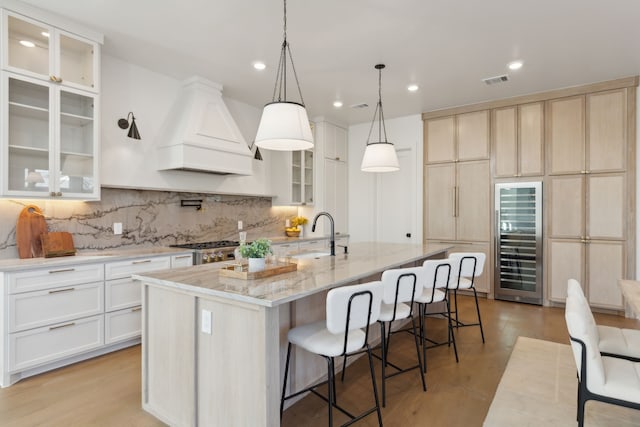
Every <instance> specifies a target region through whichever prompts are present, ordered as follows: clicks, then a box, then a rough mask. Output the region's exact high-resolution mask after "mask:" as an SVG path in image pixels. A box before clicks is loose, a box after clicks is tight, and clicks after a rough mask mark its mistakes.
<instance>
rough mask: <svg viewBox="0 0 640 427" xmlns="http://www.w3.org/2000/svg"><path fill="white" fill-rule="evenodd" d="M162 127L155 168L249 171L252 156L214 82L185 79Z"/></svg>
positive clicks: (228, 171) (236, 172) (239, 173)
mask: <svg viewBox="0 0 640 427" xmlns="http://www.w3.org/2000/svg"><path fill="white" fill-rule="evenodd" d="M162 129H163V131H162V134H161V135H162V136H161V140H160V144H159V147H158V163H159V164H158V170H186V171H197V172H205V173H213V174H222V175H227V174H237V175H252V174H253V170H252V158H253V155H252V154H251V150H249V147H248V146H247V143H246V141H245V140H244V138H243V137H242V134H241V133H240V129H238V126H237V125H236V123H235V121H234V120H233V117H231V113H230V112H229V109H228V108H227V106H226V105H225V103H224V101H223V100H222V86H220V85H219V84H217V83H214V82H212V81H209V80H207V79H204V78H202V77H197V76H196V77H192V78H190V79H188V80H186V81H185V82H184V84H183V88H182V93H181V94H180V96H178V100H177V101H176V103H175V104H174V106H173V108H172V109H171V112H170V114H169V117H168V118H167V121H166V123H165V124H164V126H163V127H162Z"/></svg>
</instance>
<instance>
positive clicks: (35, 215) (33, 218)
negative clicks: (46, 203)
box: [16, 205, 48, 258]
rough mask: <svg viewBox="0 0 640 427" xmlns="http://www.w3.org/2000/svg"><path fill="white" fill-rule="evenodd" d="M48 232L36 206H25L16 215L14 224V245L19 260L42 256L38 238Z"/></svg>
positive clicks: (42, 216)
mask: <svg viewBox="0 0 640 427" xmlns="http://www.w3.org/2000/svg"><path fill="white" fill-rule="evenodd" d="M47 231H48V229H47V222H46V221H45V219H44V214H43V213H42V211H41V210H40V208H39V207H37V206H36V205H27V206H25V207H24V208H23V209H22V210H21V211H20V215H18V221H17V223H16V245H17V246H18V256H19V257H20V258H35V257H41V256H42V242H41V240H40V236H41V235H42V234H44V233H46V232H47Z"/></svg>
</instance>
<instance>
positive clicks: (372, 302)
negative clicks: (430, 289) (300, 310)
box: [280, 282, 382, 427]
mask: <svg viewBox="0 0 640 427" xmlns="http://www.w3.org/2000/svg"><path fill="white" fill-rule="evenodd" d="M381 300H382V283H381V282H370V283H364V284H360V285H352V286H342V287H339V288H334V289H331V290H330V291H329V293H328V294H327V300H326V312H327V318H326V320H323V321H320V322H316V323H312V324H308V325H302V326H298V327H295V328H293V329H291V330H290V331H289V334H288V339H289V346H288V348H287V361H286V364H285V371H284V384H283V386H282V399H281V401H280V419H282V412H283V409H284V402H285V400H287V399H290V398H292V397H295V396H298V395H300V394H302V393H306V392H308V391H309V392H312V393H314V394H315V395H317V396H319V397H320V398H322V399H323V400H325V401H326V402H327V405H328V410H329V426H330V427H331V426H333V409H334V408H335V409H338V410H339V411H340V412H342V413H343V414H345V415H347V416H348V417H349V418H350V421H348V422H347V423H345V424H343V426H344V425H350V424H352V423H354V422H356V421H358V420H360V419H362V418H364V417H366V416H367V415H370V414H372V413H374V412H376V413H377V415H378V424H379V425H380V426H382V414H381V413H380V403H379V401H378V389H377V386H376V378H375V371H374V369H373V359H372V355H371V347H370V346H369V342H368V339H369V325H370V324H372V323H374V322H376V321H377V320H378V317H379V316H380V304H381ZM363 328H364V330H362V329H363ZM292 345H296V346H298V347H300V348H302V349H304V350H306V351H308V352H310V353H314V354H317V355H319V356H322V357H324V358H325V360H326V362H327V380H326V381H323V382H321V383H318V384H315V385H313V386H310V387H307V388H305V389H304V390H299V391H297V392H295V393H293V394H290V395H289V396H286V395H285V393H286V388H287V377H288V375H289V361H290V357H291V346H292ZM362 353H367V356H368V358H369V370H370V371H371V383H372V388H373V397H374V400H375V406H374V407H373V408H370V409H368V410H366V411H364V412H363V413H361V414H360V415H352V414H351V413H349V412H348V411H347V410H346V409H344V408H342V407H340V406H338V404H337V398H336V387H335V369H334V358H335V357H341V356H354V355H357V354H362ZM324 384H327V394H328V396H325V395H322V394H320V393H319V392H318V391H316V388H317V387H318V386H321V385H324Z"/></svg>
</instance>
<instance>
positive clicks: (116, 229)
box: [113, 222, 122, 234]
mask: <svg viewBox="0 0 640 427" xmlns="http://www.w3.org/2000/svg"><path fill="white" fill-rule="evenodd" d="M113 234H122V223H121V222H114V223H113Z"/></svg>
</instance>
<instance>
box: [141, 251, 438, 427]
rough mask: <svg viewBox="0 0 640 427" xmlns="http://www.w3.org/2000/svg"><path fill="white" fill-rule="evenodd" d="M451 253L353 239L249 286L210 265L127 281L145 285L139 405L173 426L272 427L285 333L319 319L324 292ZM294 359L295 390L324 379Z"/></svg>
mask: <svg viewBox="0 0 640 427" xmlns="http://www.w3.org/2000/svg"><path fill="white" fill-rule="evenodd" d="M448 249H449V246H447V245H426V244H425V245H408V244H393V243H356V244H352V245H351V246H350V247H349V252H350V253H349V254H339V255H337V256H335V257H331V256H325V257H318V258H311V259H297V260H295V261H294V262H296V263H297V264H298V266H297V268H298V269H297V271H294V272H291V273H286V274H282V275H278V276H273V277H269V278H264V279H258V280H249V281H247V280H242V279H235V278H229V277H222V276H219V272H218V269H219V268H220V266H216V265H215V264H208V265H200V266H195V267H188V268H181V269H175V270H171V271H162V272H154V273H150V274H144V275H136V276H134V278H135V279H138V280H140V281H141V282H142V285H143V288H142V293H143V295H142V298H143V332H142V365H143V366H142V404H143V408H144V409H145V410H146V411H148V412H150V413H151V414H153V415H154V416H156V417H157V418H159V419H160V420H162V421H163V422H166V423H168V424H170V425H174V426H195V425H207V426H231V425H233V426H277V425H279V422H280V419H279V404H280V393H281V382H282V378H281V374H280V372H281V370H282V367H283V364H284V355H285V352H286V344H287V339H286V334H287V332H288V330H289V329H290V328H292V327H295V326H296V325H299V324H305V323H309V322H313V321H316V320H318V319H322V318H324V300H325V296H326V292H327V291H328V290H329V289H331V288H333V287H336V286H342V285H347V284H355V283H364V282H368V281H371V280H378V279H379V277H380V274H381V273H382V271H384V270H387V269H390V268H398V267H405V266H414V265H421V263H422V261H423V260H424V259H427V258H443V257H445V255H446V251H447V250H448ZM293 357H294V359H293V361H292V369H291V379H292V381H291V385H290V387H291V389H292V390H299V389H301V388H303V387H304V386H305V385H307V384H309V383H311V382H313V381H315V380H317V379H318V378H320V377H322V375H323V374H324V372H323V370H324V368H323V366H324V364H323V363H322V360H321V359H320V358H313V357H312V355H308V354H305V353H304V352H296V353H295V354H294V356H293ZM317 359H320V360H317Z"/></svg>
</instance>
